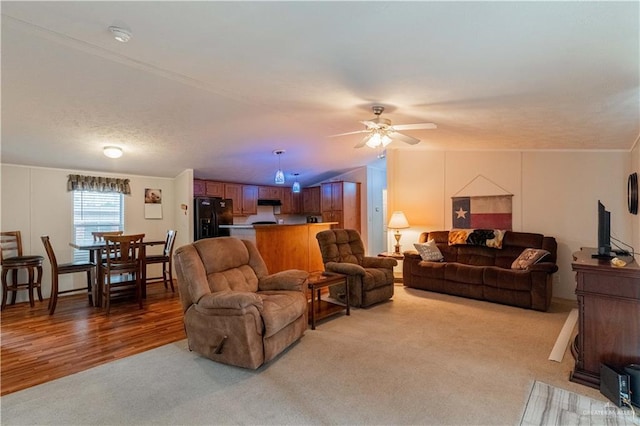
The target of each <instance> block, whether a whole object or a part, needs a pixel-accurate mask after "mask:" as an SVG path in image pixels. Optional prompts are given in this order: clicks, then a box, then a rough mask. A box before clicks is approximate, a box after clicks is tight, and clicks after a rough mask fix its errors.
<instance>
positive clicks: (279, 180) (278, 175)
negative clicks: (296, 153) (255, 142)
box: [273, 149, 285, 185]
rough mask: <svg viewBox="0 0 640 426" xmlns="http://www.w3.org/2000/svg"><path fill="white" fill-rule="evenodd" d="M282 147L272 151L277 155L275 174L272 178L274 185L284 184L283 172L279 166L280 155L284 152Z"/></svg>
mask: <svg viewBox="0 0 640 426" xmlns="http://www.w3.org/2000/svg"><path fill="white" fill-rule="evenodd" d="M284 152H285V151H284V149H276V150H275V151H273V153H274V155H277V156H278V170H277V171H276V176H275V178H274V179H273V181H274V182H275V184H276V185H284V172H283V171H282V167H280V156H281V155H282V154H284Z"/></svg>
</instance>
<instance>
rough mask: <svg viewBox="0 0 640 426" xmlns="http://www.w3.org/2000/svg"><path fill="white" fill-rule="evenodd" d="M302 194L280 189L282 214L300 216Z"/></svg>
mask: <svg viewBox="0 0 640 426" xmlns="http://www.w3.org/2000/svg"><path fill="white" fill-rule="evenodd" d="M301 205H302V193H300V192H297V193H296V192H293V191H292V190H291V189H289V190H287V189H284V188H283V189H282V207H281V208H280V213H282V214H300V213H302V207H301Z"/></svg>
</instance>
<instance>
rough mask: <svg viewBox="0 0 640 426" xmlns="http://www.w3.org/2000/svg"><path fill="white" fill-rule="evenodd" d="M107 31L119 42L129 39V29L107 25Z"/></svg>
mask: <svg viewBox="0 0 640 426" xmlns="http://www.w3.org/2000/svg"><path fill="white" fill-rule="evenodd" d="M109 31H111V34H113V37H115V39H116V40H118V41H119V42H120V43H126V42H128V41H129V40H131V31H129V30H126V29H124V28H121V27H109Z"/></svg>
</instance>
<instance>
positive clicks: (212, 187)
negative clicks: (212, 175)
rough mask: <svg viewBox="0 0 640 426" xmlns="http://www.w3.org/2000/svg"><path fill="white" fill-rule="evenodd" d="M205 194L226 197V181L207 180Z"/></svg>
mask: <svg viewBox="0 0 640 426" xmlns="http://www.w3.org/2000/svg"><path fill="white" fill-rule="evenodd" d="M205 195H206V196H207V197H220V198H224V183H222V182H214V181H211V180H208V181H205Z"/></svg>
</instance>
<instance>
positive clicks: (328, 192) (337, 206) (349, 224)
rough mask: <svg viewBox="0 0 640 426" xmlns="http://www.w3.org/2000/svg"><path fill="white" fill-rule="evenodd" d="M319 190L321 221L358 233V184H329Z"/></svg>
mask: <svg viewBox="0 0 640 426" xmlns="http://www.w3.org/2000/svg"><path fill="white" fill-rule="evenodd" d="M321 188H322V189H321V200H320V205H321V208H322V221H323V222H338V224H337V225H336V226H335V228H343V229H355V230H357V231H358V232H360V183H358V182H329V183H323V184H322V187H321Z"/></svg>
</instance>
